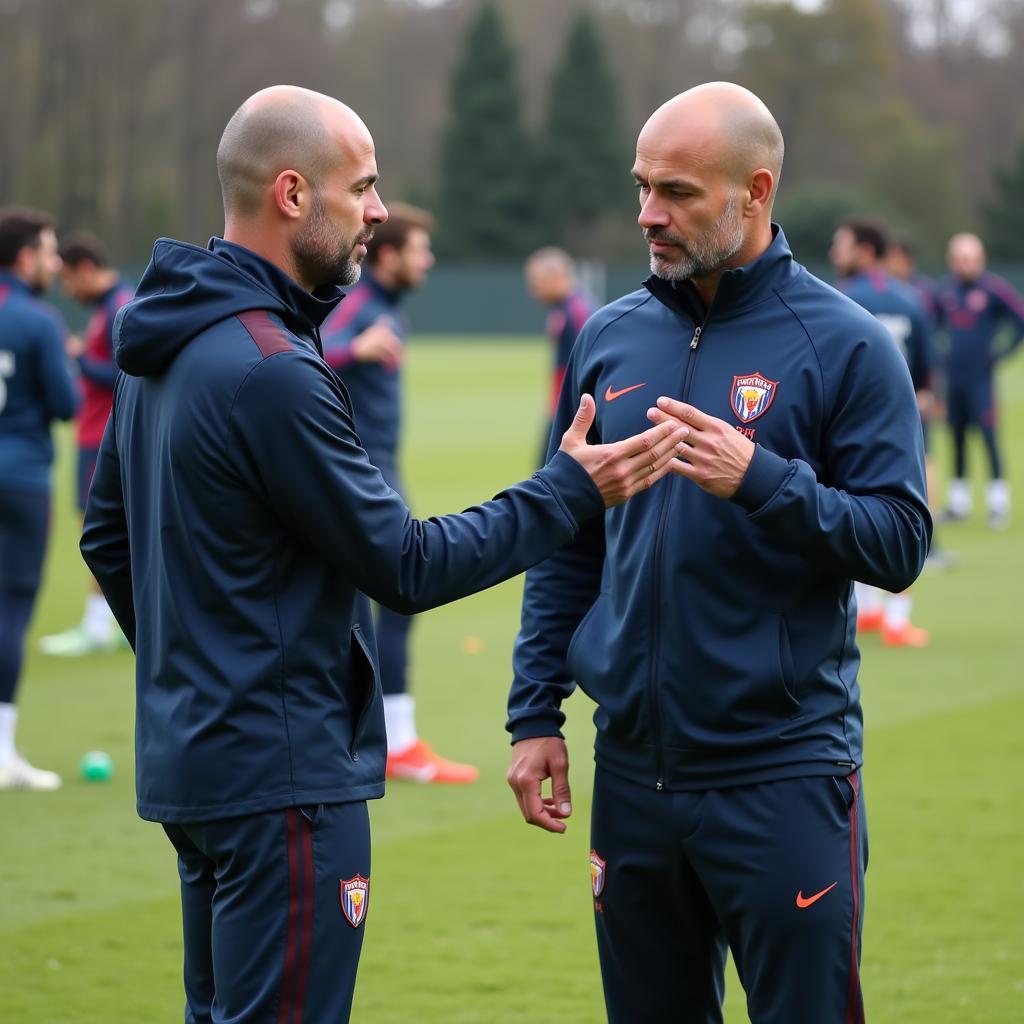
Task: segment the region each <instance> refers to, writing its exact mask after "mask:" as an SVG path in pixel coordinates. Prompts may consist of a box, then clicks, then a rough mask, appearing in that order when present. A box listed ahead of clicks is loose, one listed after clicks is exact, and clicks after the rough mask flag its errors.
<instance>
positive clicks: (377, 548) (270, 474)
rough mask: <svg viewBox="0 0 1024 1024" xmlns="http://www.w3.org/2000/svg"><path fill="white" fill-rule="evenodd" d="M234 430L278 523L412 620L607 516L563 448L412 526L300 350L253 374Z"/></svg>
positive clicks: (249, 475)
mask: <svg viewBox="0 0 1024 1024" xmlns="http://www.w3.org/2000/svg"><path fill="white" fill-rule="evenodd" d="M232 431H233V448H234V452H235V460H236V465H237V466H238V470H239V472H240V473H241V475H242V477H243V479H245V480H246V481H247V482H248V483H249V485H250V486H251V487H252V488H253V489H254V490H256V491H257V492H258V493H261V494H262V495H263V496H264V497H265V500H266V501H267V503H268V504H269V505H270V507H272V508H273V509H274V510H275V512H276V514H277V515H278V516H279V517H280V518H281V520H282V521H283V522H285V523H287V524H288V525H289V527H290V528H291V529H292V530H293V531H294V532H295V533H297V534H298V535H299V536H301V537H302V538H303V539H304V540H305V542H306V543H307V544H308V545H309V546H310V547H311V548H312V549H314V550H317V551H319V552H320V553H321V554H322V556H323V557H324V559H326V561H327V562H328V563H329V564H330V565H332V566H334V567H335V568H336V569H337V570H338V571H339V572H340V573H343V574H344V575H345V577H346V578H347V579H349V580H351V581H352V583H353V584H354V585H355V586H356V587H357V588H358V589H359V590H361V591H363V592H364V593H366V594H368V595H369V596H370V597H372V598H373V599H374V600H376V601H379V602H380V603H381V604H384V605H386V606H388V607H389V608H393V609H395V610H396V611H400V612H405V613H409V614H411V613H413V612H418V611H423V610H425V609H427V608H431V607H435V606H436V605H440V604H445V603H446V602H448V601H454V600H456V599H457V598H460V597H465V596H466V595H467V594H472V593H475V592H476V591H478V590H483V589H485V588H486V587H490V586H493V585H494V584H495V583H498V582H500V581H501V580H504V579H508V578H509V577H510V576H515V575H517V574H518V573H520V572H522V571H523V570H524V569H526V568H528V567H529V566H531V565H534V564H535V563H537V562H539V561H541V559H543V558H545V557H546V556H547V555H549V554H551V552H552V551H554V550H556V549H557V548H558V547H560V546H561V545H563V544H565V543H567V542H568V541H570V540H572V539H573V538H574V537H575V536H576V534H577V532H578V530H579V524H580V523H581V522H582V521H584V520H586V519H589V518H591V517H592V516H595V515H597V514H599V513H600V512H603V511H604V502H603V500H602V498H601V495H600V492H599V491H598V489H597V488H596V487H595V486H594V483H593V481H592V480H591V479H590V477H589V476H588V475H587V473H586V472H585V470H584V469H583V468H582V467H581V466H580V465H579V463H578V462H576V461H575V459H573V458H571V457H570V456H568V455H565V454H564V453H560V454H559V455H558V456H557V457H556V458H555V459H553V460H552V462H551V463H550V464H549V465H548V466H546V467H545V468H543V469H541V470H539V471H538V472H537V473H536V474H534V476H533V477H532V478H531V479H530V480H527V481H524V482H523V483H519V484H516V485H515V486H513V487H510V488H508V489H507V490H505V491H503V492H502V493H501V494H499V495H498V496H497V497H496V498H494V499H493V500H492V501H489V502H485V503H484V504H482V505H478V506H476V507H475V508H471V509H468V510H466V511H465V512H462V513H461V514H458V515H447V516H440V517H436V518H432V519H429V520H418V519H414V518H413V517H412V515H411V514H410V512H409V509H408V508H407V507H406V505H405V502H404V501H403V500H402V498H401V496H400V495H399V494H398V493H397V492H395V491H393V490H392V489H391V488H390V487H388V485H387V484H386V483H385V482H384V478H383V477H382V476H381V474H380V472H379V471H378V470H377V469H376V468H375V467H374V466H373V465H372V464H371V463H370V461H369V459H368V458H367V455H366V452H365V451H363V449H362V448H361V447H360V446H359V442H358V439H357V437H356V434H355V429H354V427H353V423H352V416H351V411H350V409H349V408H348V405H347V402H346V401H345V399H344V397H343V394H342V392H341V389H340V388H339V387H338V385H337V383H336V381H335V380H334V378H333V375H332V374H331V373H330V371H329V370H328V369H327V368H326V366H325V365H324V364H323V363H322V362H321V361H320V360H318V359H315V358H314V357H313V356H311V355H306V354H304V353H299V352H297V351H292V352H284V353H279V354H277V355H274V356H271V357H270V358H268V359H265V360H263V362H262V363H260V364H259V365H258V366H257V367H256V368H255V369H254V370H253V371H252V372H251V373H250V374H249V376H248V378H247V380H246V382H245V383H244V384H243V386H242V388H241V389H240V392H239V394H238V396H237V397H236V399H235V405H234V409H233V411H232Z"/></svg>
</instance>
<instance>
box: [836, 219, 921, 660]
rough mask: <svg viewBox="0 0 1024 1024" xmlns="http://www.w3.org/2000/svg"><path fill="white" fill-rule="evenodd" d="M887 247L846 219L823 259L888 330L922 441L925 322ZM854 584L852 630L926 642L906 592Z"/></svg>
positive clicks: (903, 643) (892, 642)
mask: <svg viewBox="0 0 1024 1024" xmlns="http://www.w3.org/2000/svg"><path fill="white" fill-rule="evenodd" d="M887 249H888V236H887V234H886V231H885V229H884V228H883V227H882V225H880V224H878V223H876V222H875V221H872V220H869V219H867V218H850V219H848V220H845V221H843V222H842V223H841V224H840V225H839V227H838V228H836V231H835V234H834V235H833V238H832V247H831V249H829V259H830V261H831V263H832V266H833V267H835V269H836V272H837V273H838V274H839V277H840V280H839V282H838V287H839V289H840V291H842V292H844V293H845V294H846V295H848V296H849V297H850V298H851V299H853V301H854V302H856V303H857V304H858V305H859V306H862V307H863V308H864V309H866V310H867V311H868V312H869V313H871V314H872V315H873V316H874V317H875V318H876V319H877V320H880V321H881V322H882V323H883V324H884V325H885V326H886V327H887V328H888V330H889V333H890V334H891V335H892V339H893V341H895V342H896V345H897V347H898V348H899V350H900V352H901V353H902V354H903V358H904V359H906V361H907V366H908V367H909V369H910V378H911V380H912V382H913V384H914V391H915V393H916V394H917V404H918V408H919V410H920V412H921V427H922V430H923V432H924V434H925V438H926V439H927V433H928V431H927V421H928V416H929V414H930V412H931V408H932V404H933V396H932V376H933V374H934V370H935V352H934V347H933V344H932V330H931V323H930V319H929V317H928V314H927V313H926V311H925V308H924V306H923V305H922V304H921V301H920V299H919V298H918V296H917V293H916V292H915V291H914V290H913V289H912V288H911V287H910V286H909V285H906V284H904V283H903V282H902V281H898V280H896V278H894V277H893V276H892V275H891V274H890V273H888V271H887V270H886V267H885V257H886V251H887ZM854 587H855V589H856V593H857V630H858V632H872V631H880V632H881V634H882V642H883V643H884V644H885V645H886V646H888V647H924V646H925V645H926V644H927V643H928V640H929V635H928V632H927V630H924V629H921V628H920V627H918V626H915V625H913V624H912V623H911V621H910V612H911V598H910V591H909V590H907V591H904V592H903V593H902V594H891V595H886V594H885V593H884V591H882V590H879V589H878V588H877V587H872V586H869V585H868V584H866V583H855V584H854Z"/></svg>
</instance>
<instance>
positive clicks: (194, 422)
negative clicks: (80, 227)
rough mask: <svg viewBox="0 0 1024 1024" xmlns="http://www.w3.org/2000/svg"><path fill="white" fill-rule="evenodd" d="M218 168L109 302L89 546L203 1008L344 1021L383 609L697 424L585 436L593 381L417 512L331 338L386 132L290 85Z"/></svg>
mask: <svg viewBox="0 0 1024 1024" xmlns="http://www.w3.org/2000/svg"><path fill="white" fill-rule="evenodd" d="M217 167H218V171H219V174H220V180H221V188H222V192H223V198H224V209H225V228H224V237H223V238H214V239H212V240H211V242H210V244H209V246H208V247H207V248H201V247H199V246H195V245H190V244H187V243H183V242H176V241H172V240H170V239H161V240H159V241H158V242H157V243H156V245H155V247H154V250H153V256H152V259H151V261H150V264H149V267H148V268H147V270H146V273H145V275H144V276H143V279H142V281H141V282H140V283H139V287H138V292H137V294H136V297H135V298H134V299H133V300H132V302H130V303H129V304H128V305H127V306H126V307H125V308H124V309H123V310H122V312H121V313H120V314H119V316H118V320H117V324H116V325H115V352H116V353H117V360H118V365H119V367H120V368H121V369H122V370H123V371H124V372H123V373H121V374H119V375H118V378H117V382H116V384H115V386H114V405H113V409H112V410H111V414H110V419H109V420H108V421H107V428H106V431H105V432H104V435H103V442H102V444H101V445H100V455H99V460H98V462H97V467H96V475H95V477H94V478H93V483H92V488H91V489H90V492H89V501H88V504H87V506H86V512H85V529H84V532H83V535H82V542H81V547H82V553H83V555H84V556H85V560H86V562H87V564H88V565H89V567H90V568H91V569H92V571H93V574H94V575H95V577H96V580H97V581H98V582H99V584H100V586H101V587H102V588H103V592H104V594H105V595H106V597H107V599H108V601H109V602H110V607H111V609H112V610H113V612H114V615H115V617H116V618H117V621H118V623H119V624H120V625H121V627H122V629H123V630H124V633H125V636H127V637H128V639H129V640H130V641H131V643H132V646H133V648H134V650H135V654H136V744H135V747H136V750H135V754H136V789H137V796H138V810H139V813H140V814H141V815H142V817H144V818H147V819H149V820H153V821H157V822H160V823H162V825H163V826H164V829H165V831H166V833H167V836H168V838H169V839H170V841H171V843H172V844H173V846H174V849H175V850H176V852H177V856H178V873H179V875H180V880H181V904H182V917H183V932H184V945H185V965H184V981H185V991H186V1000H187V1004H186V1011H185V1019H186V1020H187V1021H190V1022H193V1024H212V1022H213V1021H214V1020H217V1021H226V1020H232V1021H237V1022H239V1024H242V1022H245V1024H256V1022H260V1024H263V1022H267V1021H282V1022H283V1021H289V1022H296V1021H298V1020H299V1019H300V1018H302V1019H304V1020H306V1021H309V1022H310V1024H312V1022H327V1021H330V1022H332V1024H344V1022H345V1021H347V1020H348V1019H349V1011H350V1006H351V1001H352V993H353V986H354V984H355V975H356V968H357V964H358V961H359V952H360V948H361V945H362V937H363V927H362V926H363V924H364V922H365V921H366V918H367V915H368V913H369V910H370V909H372V905H373V895H372V890H371V880H370V832H369V822H368V816H367V808H366V801H367V800H370V799H374V798H376V797H379V796H381V795H382V794H383V791H384V762H385V742H384V720H383V714H382V711H381V693H380V686H379V683H378V671H377V658H376V650H375V642H374V635H373V619H372V617H371V615H370V604H369V600H368V598H369V599H373V600H376V601H378V602H380V603H382V604H386V605H388V606H390V607H393V608H395V609H397V610H399V611H402V612H405V613H407V614H408V613H412V612H416V611H422V610H425V609H426V608H429V607H432V606H434V605H438V604H442V603H444V602H446V601H453V600H455V599H456V598H459V597H462V596H464V595H466V594H469V593H473V592H475V591H478V590H481V589H483V588H485V587H487V586H490V585H492V584H494V583H497V582H498V581H499V580H502V579H506V578H508V577H509V576H511V575H514V574H515V573H518V572H521V571H522V570H523V569H525V568H526V567H527V566H529V565H532V564H534V563H536V562H537V561H539V560H540V559H542V558H544V557H546V556H547V555H548V554H550V553H551V552H552V551H554V550H555V549H556V548H557V547H558V546H559V545H560V544H564V543H567V542H568V541H570V540H571V539H572V538H573V537H575V536H576V534H577V533H578V531H579V527H580V524H581V523H582V522H584V521H585V520H587V519H588V518H592V517H594V516H596V515H599V514H600V513H601V512H602V511H603V509H604V508H605V505H606V503H607V504H614V503H616V502H618V501H621V500H625V498H627V497H628V496H630V495H631V494H633V493H635V492H637V491H640V490H646V489H647V487H649V486H650V484H651V483H653V482H656V481H657V480H658V479H659V477H660V476H662V475H664V474H665V473H667V472H669V471H670V469H671V467H672V466H673V465H674V464H675V459H674V456H675V455H676V454H677V453H678V452H679V450H680V447H679V446H680V439H681V433H682V432H681V431H680V430H679V429H677V428H674V427H673V426H672V425H670V424H661V425H658V426H657V427H655V428H652V430H649V431H646V432H645V433H644V434H643V435H642V436H639V437H631V438H629V439H628V440H626V441H624V442H622V443H621V444H618V445H612V446H590V445H589V444H587V441H586V433H587V431H588V430H589V428H590V424H591V422H592V420H593V410H594V406H593V401H592V399H589V398H588V399H586V400H584V401H582V402H581V408H580V414H579V417H578V419H577V421H576V423H575V424H574V426H573V428H572V429H571V430H570V431H568V432H567V433H566V435H565V438H564V439H563V444H562V450H560V451H559V452H557V453H556V454H555V455H554V457H553V458H552V460H551V461H550V462H549V464H548V465H547V466H545V467H544V468H543V469H541V470H539V471H538V472H537V473H536V474H535V475H534V476H533V478H532V479H531V480H529V481H526V482H524V483H520V484H516V485H514V486H512V487H510V488H508V489H507V490H505V491H503V492H502V493H501V494H500V495H499V496H498V497H497V498H495V499H494V500H493V501H490V502H485V503H484V504H482V505H479V506H477V507H475V508H472V509H470V510H468V511H467V512H464V513H462V514H461V515H452V516H441V517H435V518H433V519H431V520H426V521H420V520H416V519H413V518H412V516H411V515H410V513H409V510H408V508H407V506H406V505H405V503H404V501H403V500H402V498H401V496H400V495H399V494H398V493H397V492H395V491H394V490H393V489H392V488H390V487H389V486H388V485H387V483H386V481H385V480H384V478H383V477H382V475H381V474H380V472H379V471H378V470H377V469H376V468H375V467H374V466H373V465H372V463H371V462H370V461H369V459H368V458H367V455H366V452H365V451H364V450H363V448H362V446H361V445H360V442H359V437H358V434H357V432H356V428H355V425H354V414H353V409H352V404H351V401H350V399H349V397H348V392H347V390H346V389H345V387H344V385H343V384H342V383H341V382H340V380H339V379H338V378H337V376H336V375H335V373H334V371H333V370H331V368H330V367H329V366H328V365H327V364H326V363H325V362H324V359H323V353H322V348H321V344H320V337H319V326H320V325H321V324H322V323H323V322H324V320H325V319H326V318H327V316H328V315H329V314H330V313H331V311H332V310H333V309H334V308H335V306H336V305H337V303H338V302H339V301H340V299H341V293H340V292H339V290H338V288H337V287H336V286H337V285H351V284H354V283H355V282H356V281H357V280H358V277H359V269H360V263H361V262H362V259H363V256H364V255H365V253H366V243H367V242H368V241H369V240H370V237H371V235H372V233H373V231H374V229H375V228H376V227H378V226H379V225H381V224H383V223H384V221H385V220H386V218H387V211H386V210H385V208H384V206H383V204H382V203H381V201H380V198H379V196H378V195H377V190H376V187H375V182H376V181H377V164H376V159H375V156H374V146H373V139H372V138H371V136H370V133H369V132H368V131H367V129H366V126H365V125H364V124H363V123H362V121H361V120H360V119H359V118H358V116H357V115H356V114H355V112H354V111H352V110H351V109H349V108H348V107H346V106H345V105H344V104H342V103H339V102H338V101H337V100H334V99H331V98H329V97H327V96H322V95H320V94H318V93H314V92H310V91H308V90H305V89H298V88H294V87H289V86H275V87H272V88H270V89H265V90H263V91H261V92H259V93H257V94H255V95H254V96H252V97H250V99H249V100H247V101H246V102H245V103H244V104H243V105H242V107H241V108H240V109H239V110H238V111H237V112H236V113H235V115H234V116H233V117H232V118H231V120H230V121H229V122H228V125H227V127H226V128H225V130H224V134H223V136H222V138H221V143H220V146H219V148H218V151H217ZM470 426H472V425H470ZM652 431H653V432H652Z"/></svg>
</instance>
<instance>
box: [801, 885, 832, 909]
mask: <svg viewBox="0 0 1024 1024" xmlns="http://www.w3.org/2000/svg"><path fill="white" fill-rule="evenodd" d="M838 884H839V883H838V882H833V883H832V884H831V885H829V886H826V887H825V888H824V889H822V890H821V892H816V893H815V894H814V895H813V896H804V891H803V889H801V890H800V891H799V892H798V893H797V894H796V905H797V906H798V907H799V908H800V909H801V910H804V909H805V908H806V907H809V906H811V904H812V903H817V902H818V900H820V899H821V897H822V896H824V895H825V894H826V893H830V892H831V891H832V890H833V889H834V888H835V887H836V886H837V885H838Z"/></svg>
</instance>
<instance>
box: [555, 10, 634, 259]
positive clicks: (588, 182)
mask: <svg viewBox="0 0 1024 1024" xmlns="http://www.w3.org/2000/svg"><path fill="white" fill-rule="evenodd" d="M629 161H630V153H629V147H628V146H627V145H626V142H625V131H624V129H623V125H622V108H621V103H620V99H619V87H618V83H617V81H616V79H615V76H614V74H613V72H612V70H611V67H610V66H609V63H608V56H607V53H606V51H605V47H604V43H603V41H602V39H601V34H600V31H599V30H598V26H597V24H596V23H595V21H594V18H593V16H592V15H591V14H590V13H589V12H587V11H584V10H580V11H578V12H577V13H576V16H575V17H574V18H573V21H572V24H571V25H570V27H569V30H568V33H567V34H566V38H565V45H564V48H563V50H562V56H561V60H560V62H559V64H558V67H557V68H556V69H555V73H554V75H553V76H552V78H551V87H550V93H549V97H548V114H547V121H546V125H545V129H544V133H543V137H542V139H541V143H540V146H539V148H538V161H537V172H536V180H537V181H538V182H540V183H541V184H542V187H543V190H544V210H545V213H546V214H547V216H546V218H545V220H546V224H547V226H548V227H549V229H551V231H552V238H551V241H553V242H558V243H560V244H562V245H565V246H566V247H567V248H570V249H572V250H573V251H575V252H577V253H578V254H580V255H597V253H595V252H592V251H588V250H592V249H593V246H594V244H595V243H596V242H597V236H596V235H595V233H594V229H595V227H596V226H597V225H598V224H599V223H600V222H602V221H607V220H608V219H611V218H615V217H616V215H619V218H618V219H621V217H622V216H623V215H626V214H628V211H629V210H630V209H631V205H630V199H631V193H630V185H629V178H628V171H629V167H628V164H629Z"/></svg>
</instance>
